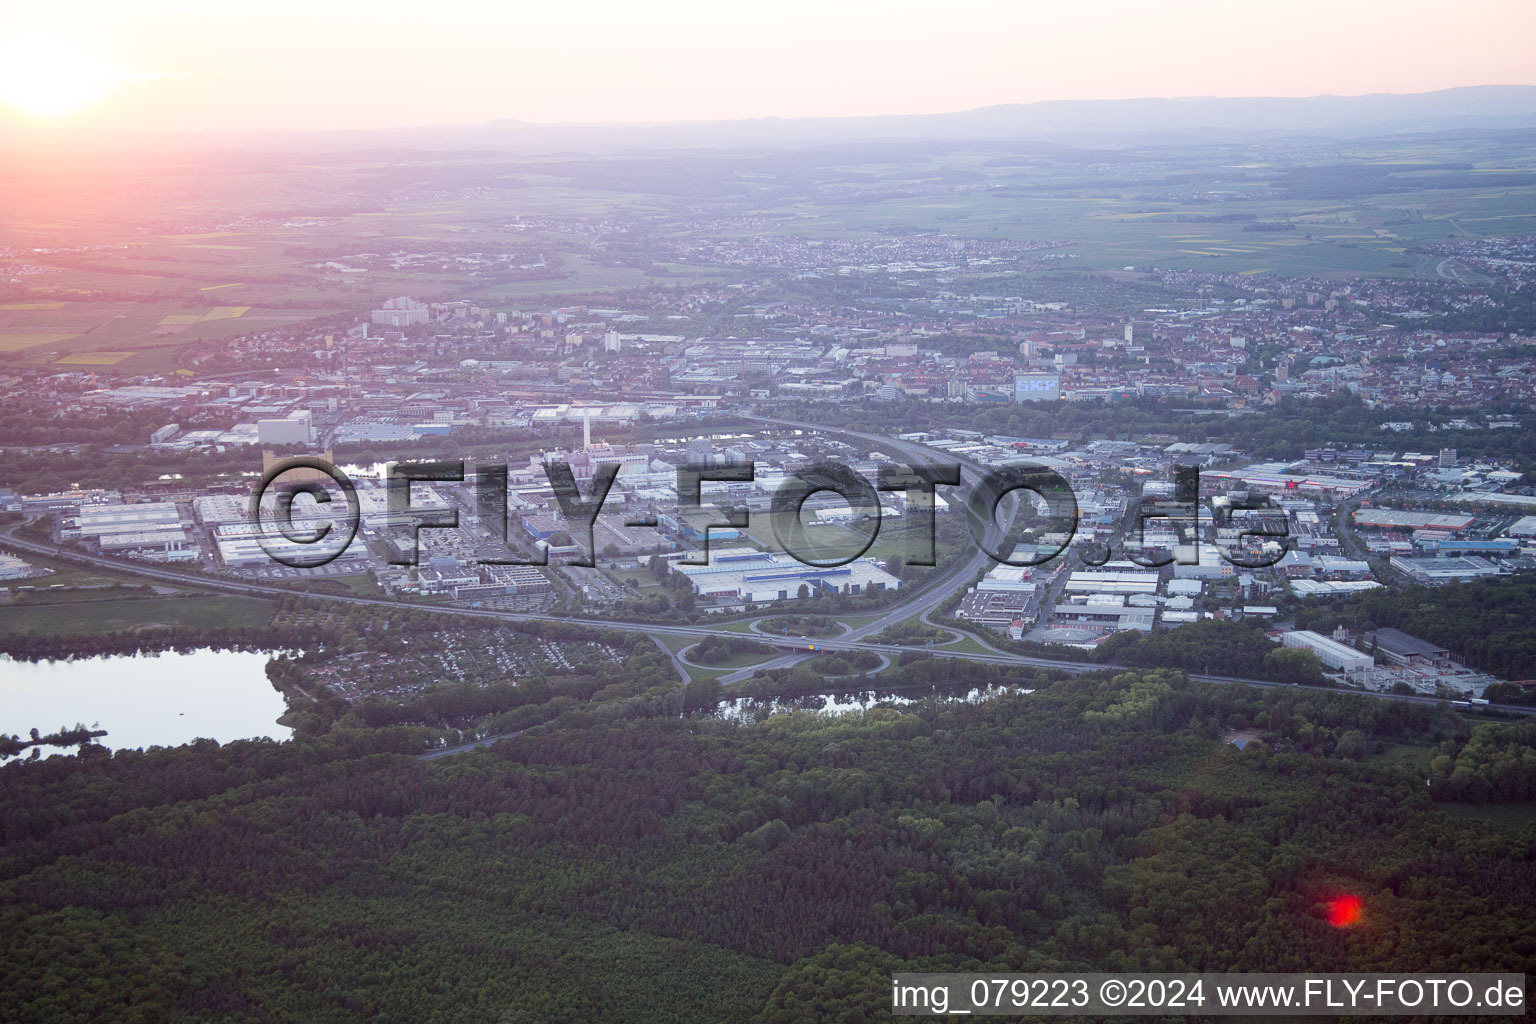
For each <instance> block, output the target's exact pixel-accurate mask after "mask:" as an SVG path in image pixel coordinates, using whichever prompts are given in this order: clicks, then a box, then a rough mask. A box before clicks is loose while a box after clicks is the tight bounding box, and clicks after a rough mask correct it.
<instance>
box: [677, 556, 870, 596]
mask: <svg viewBox="0 0 1536 1024" xmlns="http://www.w3.org/2000/svg"><path fill="white" fill-rule="evenodd" d="M672 571H673V572H677V573H681V574H682V575H684V576H686V577H688V582H689V583H690V584H692V586H693V592H694V593H695V594H697V595H698V596H700V597H706V598H714V599H716V600H720V601H731V600H739V601H746V602H753V603H756V604H765V603H768V602H772V601H785V600H790V599H793V598H795V597H798V596H799V594H800V588H801V587H802V586H804V587H806V588H807V590H808V592H809V593H810V594H815V593H817V592H818V591H825V592H831V593H838V594H864V593H868V592H870V591H872V590H873V591H879V590H898V589H900V587H901V581H900V580H898V579H897V578H896V577H895V576H892V575H891V574H890V573H888V572H886V571H885V570H884V569H882V568H880V567H879V566H878V565H876V564H875V562H874V560H873V559H869V558H856V559H854V560H853V561H851V562H849V563H847V564H846V565H839V566H835V567H831V568H821V567H818V566H814V565H806V564H805V563H803V562H800V561H799V560H797V559H795V558H792V557H790V556H789V555H784V554H778V553H770V552H766V551H759V550H757V549H756V548H724V549H721V550H718V551H713V552H711V553H710V558H709V564H708V565H675V566H674V567H673V570H672Z"/></svg>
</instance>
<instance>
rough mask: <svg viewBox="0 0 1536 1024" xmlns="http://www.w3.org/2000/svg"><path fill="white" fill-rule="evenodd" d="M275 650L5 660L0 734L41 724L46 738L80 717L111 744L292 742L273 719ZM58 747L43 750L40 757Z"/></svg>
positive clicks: (0, 670) (279, 702) (278, 705)
mask: <svg viewBox="0 0 1536 1024" xmlns="http://www.w3.org/2000/svg"><path fill="white" fill-rule="evenodd" d="M271 656H272V655H271V652H266V651H214V650H208V649H203V650H199V651H191V652H188V653H186V654H178V653H176V652H173V651H168V652H166V653H164V654H158V655H135V656H126V655H112V656H109V657H100V658H77V659H75V660H72V661H39V662H26V661H13V660H12V659H10V658H7V657H4V656H0V733H5V734H15V735H19V736H21V737H22V738H26V736H27V734H28V732H29V731H30V730H31V729H32V728H34V727H36V728H37V730H38V731H39V732H40V733H42V734H43V735H44V736H46V735H48V734H49V733H52V732H56V731H57V730H58V729H59V727H60V726H66V727H68V726H73V725H75V724H76V723H77V722H78V723H84V724H85V725H87V726H92V727H93V728H98V729H105V730H107V735H106V736H103V737H101V738H99V739H97V741H96V742H97V743H99V744H101V745H103V746H106V747H110V748H111V749H113V750H125V749H128V748H132V747H140V748H142V747H152V746H162V747H172V746H178V745H180V744H182V743H190V742H191V741H192V740H195V739H199V738H208V739H214V740H218V741H219V742H220V743H228V742H229V741H230V740H239V739H253V738H256V737H259V736H266V737H270V738H271V739H275V740H286V739H288V738H290V737H291V736H292V735H293V730H292V729H289V728H288V727H287V726H283V725H278V724H277V719H278V717H279V716H280V715H282V714H283V712H284V711H285V710H287V709H286V706H285V704H284V702H283V697H282V695H281V694H279V693H278V692H277V691H276V690H274V689H273V688H272V684H271V683H270V682H268V681H267V673H266V666H267V660H268V659H269V658H270V657H271ZM73 749H74V748H72V747H70V748H65V752H68V751H72V750H73ZM60 752H61V751H60V748H57V747H44V748H42V756H44V757H47V756H48V755H50V754H56V753H60ZM22 756H23V757H29V756H31V751H27V752H26V753H24V754H23V755H22Z"/></svg>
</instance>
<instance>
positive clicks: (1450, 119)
mask: <svg viewBox="0 0 1536 1024" xmlns="http://www.w3.org/2000/svg"><path fill="white" fill-rule="evenodd" d="M1518 128H1536V86H1529V85H1485V86H1468V87H1465V88H1459V89H1445V90H1441V91H1439V92H1427V93H1414V94H1393V93H1378V94H1375V95H1369V96H1312V97H1305V98H1221V97H1191V98H1184V99H1134V100H1060V101H1049V102H1042V103H1015V104H1008V105H1004V106H995V107H982V108H979V109H977V110H967V111H962V112H958V113H952V114H927V115H907V116H891V117H826V118H752V119H747V120H739V121H690V122H671V123H655V124H606V125H605V124H529V123H526V122H521V121H510V120H508V121H493V122H491V123H489V124H484V125H476V126H470V127H425V128H416V129H408V130H404V131H400V132H387V133H369V134H378V135H380V136H382V137H384V138H385V139H387V140H388V141H391V142H396V143H400V144H405V145H411V144H416V145H422V144H426V145H431V146H433V147H434V148H436V147H438V146H449V147H454V148H458V147H468V148H493V149H509V150H516V151H522V152H559V151H563V150H569V151H578V152H612V151H615V150H624V149H636V148H644V149H673V148H676V149H694V148H701V147H702V148H724V147H742V146H765V147H775V148H776V147H781V146H787V145H816V144H826V143H835V142H866V141H878V140H954V141H976V140H982V139H987V140H993V139H996V140H1023V139H1039V140H1049V141H1056V142H1068V143H1073V144H1088V143H1091V144H1097V145H1103V144H1111V145H1112V144H1116V143H1120V144H1127V143H1132V142H1147V141H1154V140H1156V139H1159V138H1162V139H1165V140H1167V141H1212V140H1216V139H1220V138H1255V137H1262V136H1274V135H1324V136H1336V137H1362V136H1372V135H1384V134H1396V133H1421V132H1423V133H1427V132H1441V131H1447V130H1454V129H1478V130H1490V129H1492V130H1497V129H1518Z"/></svg>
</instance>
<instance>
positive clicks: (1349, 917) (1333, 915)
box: [1328, 896, 1365, 928]
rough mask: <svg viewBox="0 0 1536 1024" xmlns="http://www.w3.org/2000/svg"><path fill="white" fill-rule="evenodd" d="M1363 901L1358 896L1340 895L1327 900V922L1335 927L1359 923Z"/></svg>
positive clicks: (1363, 907) (1345, 926) (1362, 910)
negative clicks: (1334, 898)
mask: <svg viewBox="0 0 1536 1024" xmlns="http://www.w3.org/2000/svg"><path fill="white" fill-rule="evenodd" d="M1364 910H1365V902H1364V901H1363V900H1361V899H1360V897H1359V896H1340V897H1339V898H1338V899H1336V900H1329V901H1328V923H1329V924H1331V925H1333V926H1334V927H1335V928H1348V927H1350V926H1351V925H1356V924H1359V923H1360V917H1361V915H1362V913H1363V912H1364Z"/></svg>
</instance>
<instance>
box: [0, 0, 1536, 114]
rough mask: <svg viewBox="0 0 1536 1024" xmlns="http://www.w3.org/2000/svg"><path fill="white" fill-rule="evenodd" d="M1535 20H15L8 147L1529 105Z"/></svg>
mask: <svg viewBox="0 0 1536 1024" xmlns="http://www.w3.org/2000/svg"><path fill="white" fill-rule="evenodd" d="M1533 44H1536V0H1458V2H1455V3H1447V2H1445V0H1262V2H1261V0H1162V2H1157V3H1148V2H1146V0H1135V2H1131V0H1097V2H1094V0H1076V2H1073V0H1046V2H1041V0H1012V2H987V0H946V2H942V3H941V2H932V3H912V2H907V0H883V2H867V0H775V2H770V3H754V2H751V0H675V2H655V0H651V2H647V0H540V2H537V3H528V2H521V0H430V2H426V0H418V2H409V3H407V2H399V0H260V2H255V0H133V2H124V0H43V2H37V0H3V3H0V108H4V112H5V115H6V117H5V119H4V120H0V125H3V124H10V125H12V126H15V125H19V124H21V125H32V126H34V127H36V126H46V127H51V128H53V129H56V130H60V131H71V130H73V131H80V130H91V129H95V128H99V127H103V126H108V127H112V128H121V129H131V130H152V131H194V132H197V131H212V130H218V131H228V130H235V131H243V130H260V131H267V130H313V129H335V128H340V129H375V128H389V127H403V126H415V125H428V124H478V123H482V122H485V121H491V120H496V119H500V118H511V119H515V120H520V121H530V122H546V123H548V122H569V121H577V122H625V121H628V122H634V121H677V120H715V119H736V118H749V117H786V118H788V117H804V116H844V115H873V114H924V113H941V112H946V111H954V110H967V109H971V108H974V107H980V106H989V105H992V104H1002V103H1029V102H1034V101H1038V100H1053V99H1117V98H1131V97H1145V96H1312V95H1318V94H1322V93H1333V94H1339V95H1356V94H1361V93H1371V92H1425V91H1429V90H1434V89H1443V88H1449V87H1452V86H1460V85H1485V84H1505V85H1509V84H1533V85H1536V56H1533V53H1536V48H1533Z"/></svg>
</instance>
